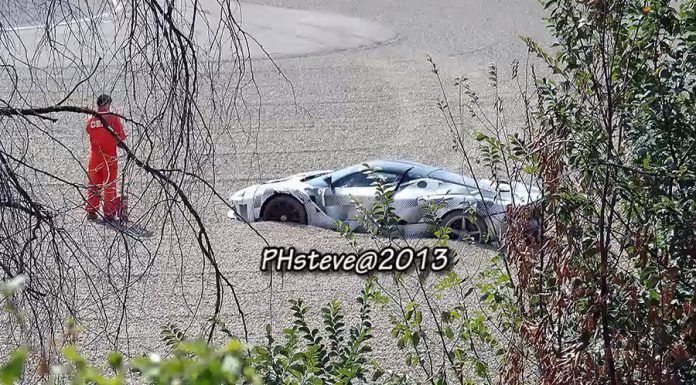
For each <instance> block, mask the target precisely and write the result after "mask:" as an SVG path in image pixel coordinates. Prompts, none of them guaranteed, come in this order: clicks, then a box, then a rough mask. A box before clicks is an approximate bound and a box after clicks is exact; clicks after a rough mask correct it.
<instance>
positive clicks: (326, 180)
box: [324, 175, 334, 191]
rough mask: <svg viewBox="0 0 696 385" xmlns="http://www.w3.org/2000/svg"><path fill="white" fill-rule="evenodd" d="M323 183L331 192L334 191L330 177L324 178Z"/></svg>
mask: <svg viewBox="0 0 696 385" xmlns="http://www.w3.org/2000/svg"><path fill="white" fill-rule="evenodd" d="M324 182H326V184H328V185H329V187H330V188H331V191H334V185H333V180H332V179H331V175H327V176H325V177H324Z"/></svg>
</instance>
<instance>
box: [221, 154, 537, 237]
mask: <svg viewBox="0 0 696 385" xmlns="http://www.w3.org/2000/svg"><path fill="white" fill-rule="evenodd" d="M368 171H369V172H368ZM375 178H379V180H381V181H382V182H381V183H383V184H386V185H389V186H390V187H393V189H394V194H393V199H394V203H393V209H394V212H395V214H396V215H397V216H398V218H399V222H398V223H399V226H398V227H399V229H400V230H401V233H402V234H403V235H404V236H405V237H424V236H431V235H432V226H429V225H428V221H427V220H426V215H425V210H423V207H426V206H427V205H428V204H429V203H430V202H438V206H437V210H435V215H434V217H435V218H439V220H440V223H441V225H442V226H446V227H449V228H450V229H452V232H451V235H450V238H452V239H470V240H471V239H473V240H474V241H477V242H487V241H491V240H493V239H495V237H496V235H495V234H503V233H504V232H503V231H504V228H505V215H506V212H507V208H508V206H510V205H524V204H530V203H533V202H535V201H537V200H538V199H539V198H540V192H539V190H538V189H536V188H534V187H531V186H527V185H525V184H522V183H500V184H498V185H495V186H494V184H493V182H491V181H490V180H485V179H479V180H478V181H476V180H474V179H472V178H469V177H465V176H462V175H460V174H458V173H455V172H452V171H448V170H445V169H443V168H440V167H433V166H426V165H424V164H419V163H414V162H409V161H388V160H376V161H371V162H367V163H363V164H359V165H354V166H350V167H346V168H343V169H340V170H336V171H333V170H321V171H312V172H306V173H301V174H296V175H292V176H289V177H286V178H283V179H276V180H270V181H267V182H265V183H262V184H257V185H253V186H249V187H247V188H244V189H242V190H239V191H237V192H235V193H234V194H232V196H231V198H230V199H231V203H232V206H233V207H234V210H229V212H228V216H229V217H230V218H234V219H239V220H244V221H247V222H255V221H279V222H295V223H300V224H307V225H312V226H318V227H323V228H328V229H337V221H339V220H340V221H342V222H344V223H346V224H348V225H349V226H350V227H351V228H353V229H355V230H356V231H360V229H361V228H362V226H361V222H360V221H358V220H357V217H358V214H360V212H359V209H358V205H357V204H356V202H359V203H360V204H362V205H363V207H367V208H369V207H372V204H373V203H374V201H375V199H376V192H377V187H376V185H375V183H374V182H375ZM428 218H433V216H432V212H431V215H430V216H429V217H428ZM429 222H430V223H431V224H432V220H430V221H429Z"/></svg>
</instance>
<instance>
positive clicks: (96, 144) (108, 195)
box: [85, 95, 126, 221]
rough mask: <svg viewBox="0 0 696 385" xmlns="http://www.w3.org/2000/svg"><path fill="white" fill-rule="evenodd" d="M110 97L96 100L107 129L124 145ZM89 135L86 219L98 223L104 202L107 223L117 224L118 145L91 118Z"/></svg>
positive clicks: (88, 123) (118, 120)
mask: <svg viewBox="0 0 696 385" xmlns="http://www.w3.org/2000/svg"><path fill="white" fill-rule="evenodd" d="M110 109H111V96H109V95H100V96H99V97H98V98H97V112H99V113H100V114H102V115H101V116H102V117H103V118H104V120H105V121H106V123H107V124H108V126H109V127H110V128H111V129H112V130H113V131H114V132H115V133H116V135H118V137H119V138H120V139H121V141H124V140H126V132H125V131H124V129H123V123H122V122H121V118H119V117H118V116H116V115H114V114H112V113H110V112H109V111H110ZM87 134H88V135H89V145H90V156H89V166H88V178H89V181H88V185H87V207H86V208H85V209H86V210H87V219H89V220H95V219H97V212H98V211H99V205H100V201H103V209H104V219H105V220H107V221H114V220H116V215H117V214H118V211H119V205H120V204H119V199H118V196H117V194H116V177H117V176H118V159H117V157H116V145H117V143H118V141H117V140H116V138H114V136H113V134H112V133H111V132H109V130H108V129H107V128H106V127H104V125H103V124H102V121H101V119H99V118H98V117H96V116H92V117H90V118H89V119H87Z"/></svg>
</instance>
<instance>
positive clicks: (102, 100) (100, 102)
mask: <svg viewBox="0 0 696 385" xmlns="http://www.w3.org/2000/svg"><path fill="white" fill-rule="evenodd" d="M109 103H111V96H109V95H107V94H101V95H99V97H98V98H97V107H104V106H105V105H107V104H109Z"/></svg>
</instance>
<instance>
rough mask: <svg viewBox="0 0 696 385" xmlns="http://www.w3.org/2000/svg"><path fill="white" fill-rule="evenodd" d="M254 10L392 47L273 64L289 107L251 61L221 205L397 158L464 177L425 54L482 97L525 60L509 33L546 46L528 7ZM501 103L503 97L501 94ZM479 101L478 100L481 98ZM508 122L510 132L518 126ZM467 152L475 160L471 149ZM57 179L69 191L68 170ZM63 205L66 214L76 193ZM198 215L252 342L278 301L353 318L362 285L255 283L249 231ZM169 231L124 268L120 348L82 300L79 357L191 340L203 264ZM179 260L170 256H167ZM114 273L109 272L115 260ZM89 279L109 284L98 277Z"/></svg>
mask: <svg viewBox="0 0 696 385" xmlns="http://www.w3.org/2000/svg"><path fill="white" fill-rule="evenodd" d="M254 3H258V4H262V5H270V6H280V7H287V8H296V9H302V10H319V11H323V12H330V13H334V14H342V15H346V16H354V17H360V18H363V19H365V20H368V21H370V22H374V23H377V24H378V25H381V26H383V27H384V28H386V29H388V30H390V31H393V32H394V33H395V34H396V37H395V38H394V39H389V40H387V41H386V42H382V43H379V44H377V45H376V46H373V47H371V48H360V49H348V50H341V51H339V52H323V53H321V54H302V55H301V56H298V57H284V58H279V59H278V60H277V64H278V65H279V66H280V68H281V69H282V71H283V73H284V75H285V76H286V77H287V78H288V79H289V80H290V82H291V83H292V86H293V87H294V97H293V92H292V90H291V88H290V86H289V85H288V83H287V82H285V81H284V80H283V79H282V78H281V77H280V76H279V75H278V74H277V71H275V69H274V68H273V66H272V65H271V64H270V63H269V62H268V61H266V60H262V59H257V60H255V61H254V71H255V77H256V82H257V85H258V87H259V92H260V95H261V111H260V125H259V127H258V135H256V133H254V134H251V133H250V132H249V131H248V129H244V130H242V129H241V128H240V129H238V130H235V131H234V132H235V133H236V134H237V135H236V136H234V137H228V136H221V137H219V138H218V141H217V143H216V144H217V146H218V148H217V150H218V157H217V160H216V163H217V164H216V173H217V180H216V187H217V189H218V190H219V191H221V192H222V193H224V195H225V196H227V195H228V194H229V193H230V192H232V191H233V190H236V189H238V188H241V187H243V186H245V185H248V184H249V183H252V182H254V181H257V180H261V179H268V178H272V177H278V176H282V175H287V174H291V173H295V172H301V171H307V170H312V169H326V168H338V167H343V166H347V165H350V164H354V163H358V162H363V161H365V160H369V159H376V158H387V159H389V158H392V159H396V158H405V159H410V160H415V161H420V162H424V163H431V164H435V165H440V166H445V167H449V168H451V169H453V170H463V168H462V161H461V155H460V154H457V153H455V152H454V151H453V150H452V146H451V140H450V137H449V134H448V131H447V127H446V125H445V123H444V121H443V118H442V116H441V113H440V111H439V110H438V109H437V107H436V100H437V99H438V98H439V97H440V96H441V93H440V89H439V85H438V83H437V79H436V77H435V76H434V75H433V73H432V72H431V67H430V64H429V63H428V62H427V61H426V55H428V54H429V55H431V56H432V57H433V59H434V60H435V62H437V64H438V66H439V67H440V69H441V75H442V76H443V79H444V80H445V81H446V87H447V88H448V89H450V90H452V89H451V88H450V86H449V85H450V84H451V83H452V79H453V78H454V77H455V76H460V75H464V76H467V77H468V78H470V79H471V82H472V85H473V86H474V88H476V89H481V90H484V91H485V90H487V87H486V84H487V80H486V66H487V65H488V64H489V63H490V62H496V63H498V64H499V65H500V68H501V76H500V78H501V79H505V78H509V77H510V71H509V68H510V64H511V63H512V61H513V60H514V59H522V60H524V59H525V57H526V49H525V47H524V45H523V43H522V42H521V41H519V39H518V38H517V36H518V35H530V36H532V37H534V38H536V39H538V40H539V41H541V42H542V43H544V42H547V36H546V33H545V31H544V28H543V23H542V20H541V19H542V16H543V12H542V10H541V7H540V6H539V5H538V3H537V1H536V0H507V1H504V0H440V1H437V2H432V1H427V0H385V1H353V0H302V1H298V0H258V1H254ZM261 43H264V41H261ZM502 92H503V93H505V94H506V95H512V94H513V93H512V91H511V90H510V89H508V88H505V89H503V90H502ZM85 95H88V94H85ZM483 100H484V102H485V101H486V100H489V97H488V96H486V95H484V98H483ZM510 119H511V120H510V123H511V124H512V125H514V124H515V119H514V118H513V117H511V118H510ZM74 123H75V124H72V125H66V126H62V127H61V128H60V132H58V133H57V134H58V135H63V136H62V137H63V138H65V139H66V140H68V142H70V143H72V144H71V146H74V147H73V148H72V150H73V151H74V152H75V153H76V154H78V155H79V154H84V156H85V157H86V154H87V142H86V137H85V135H84V133H83V128H82V126H81V123H80V122H74ZM465 126H466V127H469V128H471V129H475V128H477V126H476V124H475V123H474V122H465ZM469 143H470V145H471V148H472V150H473V149H474V148H475V145H474V141H473V140H470V142H469ZM36 148H37V150H36V152H37V156H43V157H46V162H49V163H51V164H52V165H54V166H55V167H56V168H57V169H58V170H60V169H61V164H64V163H65V162H61V161H59V160H60V159H65V161H66V162H67V161H69V160H70V155H69V154H68V153H67V151H65V150H64V149H61V148H58V147H57V146H55V145H50V146H49V145H46V146H44V147H41V145H40V144H38V143H37V146H36ZM51 161H53V162H51ZM49 167H51V166H49ZM59 172H62V173H63V175H67V176H71V177H72V178H75V179H76V180H79V172H78V173H76V172H77V171H76V170H73V169H70V170H68V169H63V170H62V171H59ZM73 195H74V200H75V202H77V203H76V207H77V206H79V196H78V195H77V194H73ZM201 210H202V213H203V218H204V220H205V222H206V224H207V225H208V228H209V230H210V232H211V239H212V242H213V246H214V247H215V249H216V253H217V258H218V260H219V263H220V268H221V270H222V271H224V272H225V273H226V274H227V276H229V278H230V280H231V282H232V283H233V284H234V285H235V288H236V290H237V295H238V297H239V301H240V303H241V306H242V308H243V309H244V311H245V314H246V318H247V323H248V330H249V333H250V337H251V340H252V341H254V342H259V341H260V340H261V338H262V334H263V325H264V324H266V323H269V322H270V323H272V324H274V325H275V326H276V327H283V326H287V325H289V323H290V321H289V319H288V316H289V306H288V305H287V300H288V299H290V298H303V299H304V300H305V301H306V302H307V303H308V304H309V305H310V306H312V307H313V308H314V309H316V310H317V313H318V307H319V306H320V305H322V304H324V303H326V302H328V301H330V300H331V298H334V297H336V298H339V299H341V300H344V301H346V305H345V308H346V311H347V313H348V314H350V317H355V313H356V309H357V306H356V304H355V302H354V301H353V298H354V297H355V296H356V295H357V294H358V292H359V290H360V288H361V285H362V282H363V279H362V278H361V277H359V276H355V275H351V274H345V273H321V274H319V273H286V274H283V275H281V274H278V273H276V274H273V275H272V276H271V275H270V274H266V273H261V272H259V262H260V257H261V250H262V248H263V247H264V246H265V242H264V240H262V239H261V238H259V237H258V236H256V235H255V234H254V232H253V231H251V230H250V229H249V228H248V226H246V225H244V224H241V223H236V222H230V220H228V219H227V218H226V216H225V211H226V207H225V206H224V205H223V204H222V203H220V202H217V201H211V203H210V204H209V205H205V207H201ZM74 215H75V216H74V219H72V222H70V223H72V225H78V224H79V223H80V221H81V218H80V217H79V216H80V215H81V212H80V211H79V209H76V210H74ZM254 228H255V229H256V230H257V231H258V232H260V233H261V234H262V235H263V236H264V237H265V238H266V240H267V241H268V243H270V244H271V245H275V246H293V247H296V248H298V249H300V250H305V251H307V250H309V249H317V250H319V251H322V252H338V251H348V250H349V248H348V246H347V243H346V242H345V240H343V239H342V238H341V237H340V236H339V235H338V234H337V233H334V232H330V231H325V230H320V229H316V228H303V227H294V226H285V225H279V224H273V223H260V224H254ZM170 230H172V229H170ZM175 233H176V232H175V231H172V232H171V233H170V232H166V233H165V234H164V235H162V237H161V238H160V237H159V236H158V237H157V241H159V240H160V239H161V241H162V243H161V244H160V247H161V250H160V257H158V259H157V260H156V262H155V263H154V265H153V266H151V267H150V270H149V271H148V273H147V274H144V275H143V276H142V277H140V276H139V274H138V271H143V270H144V269H145V267H144V266H143V265H144V264H145V262H141V261H133V266H134V267H133V269H134V274H133V277H131V279H139V280H138V281H136V282H135V283H134V284H133V286H132V288H131V291H130V294H129V295H130V298H131V300H130V303H129V305H128V312H127V318H126V319H124V322H123V326H121V339H120V340H119V341H113V340H111V337H110V336H109V334H113V333H114V331H115V330H116V327H117V326H116V323H115V322H110V323H108V324H103V322H102V321H101V319H102V318H103V314H96V313H95V314H92V313H90V309H92V308H93V305H90V304H89V303H88V302H85V305H84V318H83V322H84V324H85V327H86V332H85V335H84V340H83V342H84V346H85V349H88V350H90V351H92V352H94V354H96V355H100V353H101V352H102V351H103V347H104V342H108V343H110V344H111V343H117V344H118V346H119V347H120V348H122V349H126V350H127V351H128V352H130V353H131V354H138V353H143V352H146V351H148V350H153V349H156V350H159V349H161V348H162V345H161V343H160V342H159V337H158V333H159V328H160V326H162V325H164V324H165V323H167V322H176V323H179V324H182V325H185V326H190V328H191V330H198V329H199V328H200V327H201V325H202V324H203V323H204V321H205V318H206V317H207V316H208V315H209V314H210V312H211V309H212V306H213V303H214V295H213V294H214V291H213V286H212V280H211V274H210V266H208V267H207V268H206V270H205V272H203V273H202V272H201V266H202V257H201V256H200V252H199V250H197V249H196V245H195V244H194V243H193V241H191V240H187V241H184V242H182V241H180V240H177V239H176V237H175ZM99 234H102V235H103V236H104V237H105V238H100V237H99V236H98V235H99ZM112 236H113V235H112V234H110V233H108V230H105V229H103V228H99V227H95V228H93V229H91V230H90V233H89V234H88V235H84V240H83V241H84V242H87V241H88V240H89V242H91V243H90V247H94V248H99V247H101V245H103V242H105V241H108V239H109V237H112ZM153 242H154V241H153ZM361 242H363V243H364V244H368V243H369V240H367V239H365V238H361ZM155 246H157V245H156V244H154V243H152V244H150V245H149V247H153V248H154V247H155ZM454 247H455V248H456V250H457V252H458V254H459V258H460V259H461V267H460V269H461V270H463V271H475V270H477V269H479V268H480V266H481V264H482V263H484V262H485V261H486V259H487V258H488V257H489V256H490V255H491V254H492V251H490V250H489V249H486V248H483V247H479V246H474V245H466V244H456V245H454ZM170 248H171V249H172V250H178V248H182V249H183V255H184V258H180V257H168V256H167V252H166V250H168V249H170ZM178 254H181V253H179V252H177V253H172V255H178ZM112 263H114V264H115V265H118V264H120V263H123V261H112ZM93 278H94V280H95V281H100V280H105V279H106V278H105V276H104V273H99V272H95V273H94V276H93ZM121 278H122V277H117V279H121ZM385 278H386V276H385ZM201 293H202V294H201ZM104 301H105V303H106V304H107V308H109V309H110V311H111V312H113V314H118V312H117V309H118V307H119V304H118V301H116V300H115V299H114V298H110V299H109V298H105V299H104ZM224 309H225V310H224V314H223V319H224V320H225V322H227V323H228V325H229V326H230V328H231V329H232V330H234V331H235V332H236V333H240V334H241V330H242V328H241V320H240V317H239V315H238V313H237V312H236V308H235V306H234V302H233V300H232V298H231V296H230V295H229V294H228V295H227V296H226V297H225V308H224ZM353 319H354V318H353ZM376 327H377V334H378V338H377V342H376V343H375V344H374V347H375V355H376V356H378V357H381V358H383V359H384V360H385V361H386V362H387V363H388V364H390V365H396V364H397V363H399V362H402V358H401V357H400V356H398V355H396V354H393V349H394V343H393V342H392V341H391V339H390V338H389V336H388V323H387V321H386V319H385V318H384V317H380V318H379V319H378V320H377V322H376ZM105 331H108V333H106V332H105Z"/></svg>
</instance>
